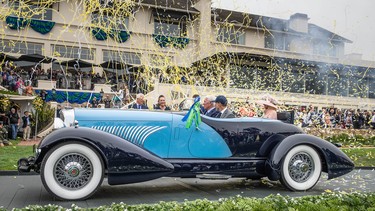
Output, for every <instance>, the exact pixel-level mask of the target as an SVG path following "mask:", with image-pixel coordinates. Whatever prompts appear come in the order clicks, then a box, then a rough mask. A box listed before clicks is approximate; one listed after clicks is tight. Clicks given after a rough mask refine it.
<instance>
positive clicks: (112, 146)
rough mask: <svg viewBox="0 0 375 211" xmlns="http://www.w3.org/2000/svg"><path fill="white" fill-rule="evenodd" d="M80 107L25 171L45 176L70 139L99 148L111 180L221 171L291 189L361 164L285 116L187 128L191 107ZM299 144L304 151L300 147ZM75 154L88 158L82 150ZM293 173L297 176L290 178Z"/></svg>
mask: <svg viewBox="0 0 375 211" xmlns="http://www.w3.org/2000/svg"><path fill="white" fill-rule="evenodd" d="M71 113H72V112H71ZM73 113H74V118H65V119H74V120H75V121H76V122H77V124H73V123H71V124H72V125H73V126H74V127H66V128H61V129H58V130H56V131H54V132H52V133H51V134H49V135H48V136H46V137H45V138H44V139H43V140H42V141H41V143H40V144H39V146H38V148H37V150H36V151H37V152H36V155H35V157H32V158H31V159H30V158H29V159H25V158H24V159H21V160H20V161H19V165H18V169H19V171H23V172H28V171H30V170H31V169H33V170H34V171H36V172H42V181H45V180H46V179H45V178H44V177H43V175H44V174H43V171H48V168H47V167H48V165H47V164H48V162H47V161H48V159H49V157H50V156H51V154H52V155H53V152H54V151H55V150H58V149H59V148H60V147H63V146H64V145H67V144H69V143H74V144H81V145H85V146H87V147H89V148H90V149H92V151H94V152H95V153H97V154H98V156H99V157H100V160H102V163H103V168H104V169H105V174H106V175H107V176H108V183H109V184H110V185H118V184H127V183H134V182H142V181H147V180H151V179H155V178H158V177H162V176H171V177H196V176H198V175H207V174H215V175H227V176H231V177H246V178H251V179H259V178H262V177H268V178H269V179H270V180H280V181H281V182H282V183H283V184H284V185H286V187H287V188H289V189H291V190H307V189H310V188H312V187H313V186H314V185H315V184H316V182H317V180H318V179H319V177H320V172H321V171H323V172H327V173H328V178H329V179H331V178H335V177H338V176H341V175H343V174H346V173H348V172H350V171H351V170H353V168H354V164H353V162H352V161H351V160H350V159H349V158H348V157H347V156H346V155H345V154H344V153H343V152H341V151H340V150H339V149H338V148H337V147H336V146H335V145H333V144H331V143H329V142H327V141H325V140H322V139H320V138H317V137H314V136H311V135H307V134H305V133H304V132H303V131H302V130H301V129H300V128H298V127H296V126H294V125H292V124H287V123H283V122H281V121H278V120H269V119H262V118H232V119H218V118H211V117H206V116H204V115H201V118H202V123H201V124H200V125H199V126H198V127H195V126H194V125H193V126H192V127H190V128H187V127H186V123H185V122H183V121H182V119H183V117H184V115H185V113H183V112H175V113H173V112H155V111H139V110H114V109H75V110H74V112H73ZM62 118H63V119H64V115H62ZM67 126H69V125H67ZM297 149H300V150H299V151H298V152H295V151H296V150H297ZM312 151H313V152H312ZM291 153H294V154H291ZM71 154H72V155H74V156H75V155H77V157H79V156H80V155H79V152H75V151H74V149H72V152H71ZM81 157H83V158H86V155H82V156H81ZM46 163H47V164H46ZM317 164H318V165H317ZM46 166H47V167H46ZM71 166H75V167H74V169H73V170H76V169H79V170H82V165H80V164H79V160H77V161H74V162H73V161H72V162H69V163H68V164H66V165H65V168H66V169H67V170H64V172H61V173H60V174H61V175H65V176H66V177H67V178H73V179H74V178H75V177H76V175H75V174H72V172H75V171H72V170H71V169H70V168H71ZM52 167H53V165H52ZM320 168H321V170H320ZM46 169H47V170H46ZM69 169H70V170H69ZM315 169H316V171H319V175H317V174H316V171H315ZM55 171H59V170H58V169H57V170H55ZM314 171H315V173H314ZM313 173H314V174H313ZM286 174H291V175H292V176H291V177H290V178H293V179H292V180H288V179H285V178H286V177H287V176H285V175H286ZM310 174H311V175H310ZM314 175H315V176H314ZM58 177H59V175H57V176H56V178H58ZM310 177H311V178H313V179H312V180H313V181H312V182H311V184H308V185H307V186H306V188H304V187H303V186H302V187H301V186H299V184H305V183H306V181H307V182H308V180H309V179H310ZM288 178H289V177H288ZM293 180H295V181H293ZM305 180H306V181H305ZM56 181H57V179H56ZM46 183H47V182H44V184H46ZM294 183H295V184H294ZM64 184H65V183H64ZM58 186H64V185H62V184H60V185H58ZM45 187H46V189H47V190H48V191H50V192H51V193H52V194H54V195H56V196H57V197H59V198H63V199H65V198H66V197H65V196H60V195H58V194H57V193H56V191H53V190H51V189H50V187H48V185H45ZM64 190H69V191H70V189H69V188H68V189H64ZM68 194H69V193H68ZM91 194H92V193H90V194H88V195H85V196H82V197H83V198H85V197H88V196H89V195H91ZM74 199H77V198H74Z"/></svg>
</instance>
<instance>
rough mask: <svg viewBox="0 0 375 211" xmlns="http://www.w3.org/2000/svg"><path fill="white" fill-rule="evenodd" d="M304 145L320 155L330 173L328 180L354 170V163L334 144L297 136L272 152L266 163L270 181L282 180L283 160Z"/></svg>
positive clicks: (291, 137)
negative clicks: (292, 150)
mask: <svg viewBox="0 0 375 211" xmlns="http://www.w3.org/2000/svg"><path fill="white" fill-rule="evenodd" d="M302 144H305V145H309V146H312V147H313V148H314V149H315V150H316V151H317V152H318V153H319V155H320V157H321V160H322V162H323V166H324V168H323V171H325V172H327V173H328V179H332V178H335V177H339V176H341V175H344V174H347V173H349V172H351V171H352V170H353V169H354V163H353V161H351V160H350V158H349V157H348V156H347V155H346V154H345V153H343V152H342V151H341V150H340V149H338V148H337V147H336V146H335V145H333V144H332V143H330V142H328V141H325V140H323V139H320V138H318V137H315V136H312V135H307V134H296V135H292V136H289V137H287V138H285V139H284V140H283V141H281V142H280V143H279V144H278V145H276V146H275V148H274V149H273V150H272V151H271V153H270V156H269V159H268V161H267V162H266V173H267V175H268V177H269V179H270V180H278V179H280V171H281V164H282V160H283V158H284V157H285V155H286V154H287V153H288V152H289V150H291V149H292V148H293V147H295V146H297V145H302ZM324 164H325V165H324Z"/></svg>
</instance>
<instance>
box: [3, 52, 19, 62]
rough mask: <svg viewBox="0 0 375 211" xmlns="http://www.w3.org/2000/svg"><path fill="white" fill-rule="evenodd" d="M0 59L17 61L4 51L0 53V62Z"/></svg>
mask: <svg viewBox="0 0 375 211" xmlns="http://www.w3.org/2000/svg"><path fill="white" fill-rule="evenodd" d="M1 61H18V58H17V57H14V56H9V55H7V54H5V53H0V62H1Z"/></svg>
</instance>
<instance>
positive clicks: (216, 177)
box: [197, 174, 232, 180]
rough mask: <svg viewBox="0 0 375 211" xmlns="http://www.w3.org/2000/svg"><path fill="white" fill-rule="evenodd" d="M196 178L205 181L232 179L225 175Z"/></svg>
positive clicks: (201, 175)
mask: <svg viewBox="0 0 375 211" xmlns="http://www.w3.org/2000/svg"><path fill="white" fill-rule="evenodd" d="M197 178H199V179H207V180H227V179H230V178H232V177H231V176H229V175H225V174H198V175H197Z"/></svg>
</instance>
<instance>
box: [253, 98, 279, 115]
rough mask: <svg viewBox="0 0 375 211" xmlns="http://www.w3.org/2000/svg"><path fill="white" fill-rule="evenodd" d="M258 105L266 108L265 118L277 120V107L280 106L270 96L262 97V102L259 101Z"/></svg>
mask: <svg viewBox="0 0 375 211" xmlns="http://www.w3.org/2000/svg"><path fill="white" fill-rule="evenodd" d="M257 103H258V104H260V105H263V107H264V113H263V116H262V117H263V118H267V119H277V111H276V110H277V106H276V105H275V104H278V102H277V100H275V99H274V98H272V97H271V96H270V95H266V96H264V97H262V100H259V101H257Z"/></svg>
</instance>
